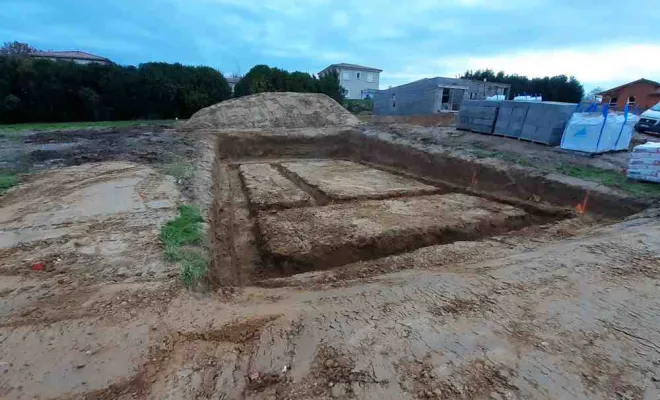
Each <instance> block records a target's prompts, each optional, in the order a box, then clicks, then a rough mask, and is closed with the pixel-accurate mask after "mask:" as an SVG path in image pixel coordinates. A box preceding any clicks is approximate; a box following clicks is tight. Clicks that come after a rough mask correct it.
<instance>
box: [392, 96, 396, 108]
mask: <svg viewBox="0 0 660 400" xmlns="http://www.w3.org/2000/svg"><path fill="white" fill-rule="evenodd" d="M395 107H396V93H392V108H395Z"/></svg>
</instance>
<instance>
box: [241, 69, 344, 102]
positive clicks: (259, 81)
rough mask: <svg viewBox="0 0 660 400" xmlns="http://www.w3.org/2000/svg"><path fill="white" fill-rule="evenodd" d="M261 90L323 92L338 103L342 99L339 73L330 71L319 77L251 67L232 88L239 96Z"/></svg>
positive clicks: (304, 73) (342, 91)
mask: <svg viewBox="0 0 660 400" xmlns="http://www.w3.org/2000/svg"><path fill="white" fill-rule="evenodd" d="M261 92H306V93H324V94H326V95H328V96H330V97H331V98H333V99H335V100H336V101H337V102H338V103H340V104H341V103H342V101H343V100H344V90H343V88H342V87H341V86H340V85H339V75H338V74H337V72H336V71H335V72H331V73H329V74H326V75H324V76H322V77H320V78H317V77H316V76H314V75H311V74H308V73H306V72H300V71H294V72H288V71H285V70H283V69H279V68H271V67H269V66H267V65H257V66H255V67H253V68H252V69H251V70H250V71H249V72H248V73H247V74H245V76H244V77H243V78H241V80H239V81H238V83H237V84H236V87H235V88H234V96H235V97H241V96H247V95H251V94H255V93H261Z"/></svg>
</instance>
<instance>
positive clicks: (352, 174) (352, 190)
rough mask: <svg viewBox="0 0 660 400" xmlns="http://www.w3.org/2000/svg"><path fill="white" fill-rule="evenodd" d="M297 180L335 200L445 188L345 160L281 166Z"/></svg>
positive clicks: (406, 194)
mask: <svg viewBox="0 0 660 400" xmlns="http://www.w3.org/2000/svg"><path fill="white" fill-rule="evenodd" d="M281 167H282V169H283V170H284V171H285V172H288V174H289V175H290V177H291V178H292V179H294V180H300V181H302V184H304V185H306V186H308V187H310V188H312V189H313V190H317V191H319V192H320V193H322V194H323V195H325V196H327V197H329V198H330V199H332V200H351V199H384V198H389V197H397V196H419V195H427V194H435V193H440V192H441V189H439V188H437V187H434V186H430V185H426V184H423V183H421V182H418V181H416V180H413V179H410V178H407V177H403V176H399V175H394V174H391V173H388V172H385V171H381V170H378V169H374V168H371V167H368V166H365V165H362V164H357V163H354V162H350V161H342V160H324V161H296V162H287V163H282V164H281Z"/></svg>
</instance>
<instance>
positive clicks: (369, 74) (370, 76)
mask: <svg viewBox="0 0 660 400" xmlns="http://www.w3.org/2000/svg"><path fill="white" fill-rule="evenodd" d="M373 81H374V73H373V72H367V82H373Z"/></svg>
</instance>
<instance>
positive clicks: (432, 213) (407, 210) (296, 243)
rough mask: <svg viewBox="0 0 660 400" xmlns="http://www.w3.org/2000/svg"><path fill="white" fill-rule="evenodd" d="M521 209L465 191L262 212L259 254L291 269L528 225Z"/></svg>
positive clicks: (273, 264) (336, 263) (289, 271)
mask: <svg viewBox="0 0 660 400" xmlns="http://www.w3.org/2000/svg"><path fill="white" fill-rule="evenodd" d="M530 222H531V217H530V216H529V215H528V214H527V213H526V212H525V211H523V210H521V209H519V208H516V207H513V206H509V205H504V204H500V203H496V202H492V201H488V200H485V199H482V198H480V197H474V196H468V195H464V194H457V193H452V194H446V195H429V196H419V197H411V198H400V199H387V200H366V201H358V202H352V203H340V204H333V205H329V206H324V207H308V208H296V209H288V210H282V211H278V212H276V213H273V212H261V213H259V215H258V216H257V223H258V226H259V229H260V235H261V254H262V257H263V258H264V261H265V262H266V263H267V264H270V266H271V267H275V268H281V269H282V271H281V272H282V273H284V274H292V273H297V272H302V271H307V270H313V269H324V268H331V267H335V266H339V265H343V264H347V263H350V262H356V261H360V260H368V259H374V258H378V257H384V256H388V255H391V254H397V253H401V252H405V251H411V250H414V249H417V248H420V247H424V246H430V245H434V244H441V243H449V242H453V241H456V240H474V239H478V238H480V237H484V236H489V235H493V234H497V233H501V232H506V231H509V230H513V229H517V228H520V227H522V226H525V225H528V224H529V223H530Z"/></svg>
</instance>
